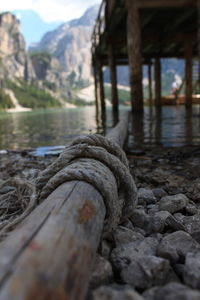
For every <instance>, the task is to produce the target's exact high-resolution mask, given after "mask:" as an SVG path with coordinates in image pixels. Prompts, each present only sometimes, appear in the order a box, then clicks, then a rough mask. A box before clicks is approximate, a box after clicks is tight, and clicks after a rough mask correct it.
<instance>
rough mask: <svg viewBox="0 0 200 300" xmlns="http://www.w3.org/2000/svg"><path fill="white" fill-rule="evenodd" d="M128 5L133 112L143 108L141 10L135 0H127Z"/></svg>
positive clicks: (128, 41)
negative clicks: (136, 5)
mask: <svg viewBox="0 0 200 300" xmlns="http://www.w3.org/2000/svg"><path fill="white" fill-rule="evenodd" d="M127 5H128V20H127V33H128V35H127V37H128V40H127V43H128V59H129V68H130V87H131V103H132V112H133V113H134V112H137V111H142V110H143V90H142V47H141V25H140V16H139V10H138V9H137V8H136V7H135V5H134V1H133V0H127Z"/></svg>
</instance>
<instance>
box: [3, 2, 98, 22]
mask: <svg viewBox="0 0 200 300" xmlns="http://www.w3.org/2000/svg"><path fill="white" fill-rule="evenodd" d="M100 2H101V0H18V1H13V0H6V1H2V3H1V11H12V10H27V9H30V10H34V11H35V12H37V13H38V14H39V16H40V17H41V18H42V19H43V21H45V22H57V21H63V22H65V21H68V20H71V19H74V18H79V17H80V16H81V15H82V14H83V12H84V11H85V10H86V9H87V8H88V7H89V6H91V5H93V4H96V3H100Z"/></svg>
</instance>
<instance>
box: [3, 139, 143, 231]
mask: <svg viewBox="0 0 200 300" xmlns="http://www.w3.org/2000/svg"><path fill="white" fill-rule="evenodd" d="M71 180H79V181H85V182H87V183H89V184H92V185H93V186H94V187H95V188H96V189H97V190H98V191H99V192H100V193H101V195H102V197H103V199H104V202H105V206H106V212H107V214H106V220H105V231H108V232H110V231H112V230H113V229H114V228H115V227H116V226H117V224H118V223H119V222H120V220H122V219H123V218H127V217H128V216H129V215H130V213H131V212H132V210H133V207H134V204H135V202H136V200H137V189H136V186H135V183H134V181H133V178H132V176H131V174H130V172H129V168H128V161H127V158H126V156H125V153H124V152H123V150H121V148H120V147H119V145H118V144H116V143H114V142H113V141H111V140H110V139H108V138H105V137H103V136H100V135H97V134H93V135H88V136H83V137H78V138H77V139H75V140H74V141H73V142H72V143H71V144H70V145H69V146H67V147H66V148H65V149H64V151H63V152H62V153H61V155H60V156H59V157H58V159H57V160H56V161H55V162H54V163H53V164H51V165H50V166H49V167H47V168H46V169H45V170H44V171H42V172H40V174H39V177H38V178H37V180H36V181H35V183H34V185H33V186H34V188H35V191H37V192H35V191H34V192H33V193H32V195H31V197H30V205H27V207H26V209H25V211H24V212H23V218H25V217H26V215H28V214H29V213H30V211H31V209H33V207H34V206H36V202H37V203H40V202H41V201H43V200H44V199H45V198H47V197H48V195H50V194H51V193H52V192H53V191H54V190H55V189H56V188H57V187H58V186H59V185H61V184H62V183H64V182H67V181H71ZM30 207H31V209H30ZM19 218H20V221H21V220H22V216H20V217H19ZM16 219H17V218H15V220H14V222H15V224H16V222H17V220H16ZM9 226H10V227H13V221H11V223H10V224H8V225H7V227H6V231H7V230H8V229H9ZM0 234H1V231H0Z"/></svg>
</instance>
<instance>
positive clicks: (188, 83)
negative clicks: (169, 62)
mask: <svg viewBox="0 0 200 300" xmlns="http://www.w3.org/2000/svg"><path fill="white" fill-rule="evenodd" d="M185 105H186V107H191V106H192V43H190V42H187V43H186V44H185Z"/></svg>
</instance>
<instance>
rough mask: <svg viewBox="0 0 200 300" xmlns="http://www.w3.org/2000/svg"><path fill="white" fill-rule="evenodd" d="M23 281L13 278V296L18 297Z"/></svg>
mask: <svg viewBox="0 0 200 300" xmlns="http://www.w3.org/2000/svg"><path fill="white" fill-rule="evenodd" d="M21 284H22V282H21V280H20V279H19V278H17V277H13V278H12V281H11V291H12V293H13V295H16V294H17V293H18V291H19V289H20V288H21Z"/></svg>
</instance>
